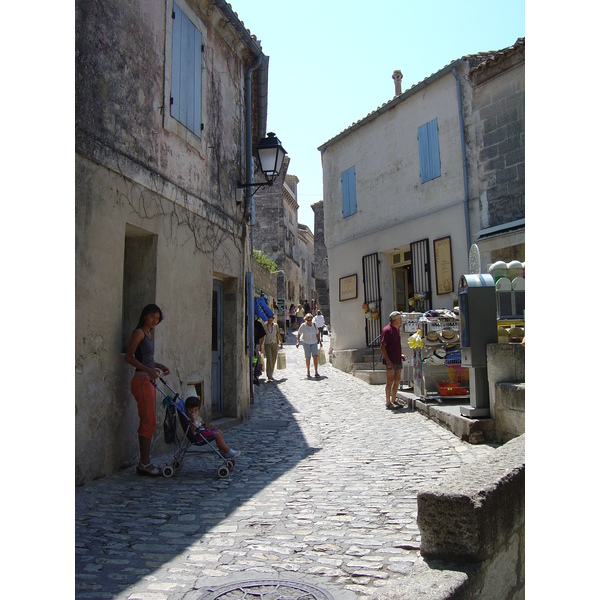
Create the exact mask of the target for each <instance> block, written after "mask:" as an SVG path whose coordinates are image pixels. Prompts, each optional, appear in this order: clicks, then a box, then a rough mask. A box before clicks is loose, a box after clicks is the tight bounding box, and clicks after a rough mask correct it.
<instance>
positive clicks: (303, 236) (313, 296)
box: [298, 223, 317, 310]
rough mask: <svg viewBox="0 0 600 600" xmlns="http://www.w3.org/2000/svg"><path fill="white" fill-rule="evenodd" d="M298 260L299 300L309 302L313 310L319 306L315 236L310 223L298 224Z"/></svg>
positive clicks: (303, 303) (303, 302) (304, 302)
mask: <svg viewBox="0 0 600 600" xmlns="http://www.w3.org/2000/svg"><path fill="white" fill-rule="evenodd" d="M298 261H299V263H300V279H299V281H298V301H299V302H300V303H301V304H302V305H305V304H306V303H308V304H309V305H310V309H311V310H315V308H316V306H317V291H316V289H315V238H314V236H313V233H312V231H311V230H310V228H309V227H308V225H303V224H302V223H299V224H298Z"/></svg>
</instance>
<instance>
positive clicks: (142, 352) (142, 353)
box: [134, 333, 154, 372]
mask: <svg viewBox="0 0 600 600" xmlns="http://www.w3.org/2000/svg"><path fill="white" fill-rule="evenodd" d="M134 356H135V357H136V358H137V359H138V360H139V361H140V362H141V363H142V364H143V365H144V366H145V367H148V368H149V369H154V342H153V341H152V340H151V339H150V338H149V337H148V336H147V335H146V334H145V333H144V339H143V340H142V341H141V342H140V343H139V344H138V347H137V348H136V349H135V355H134ZM136 371H137V369H136ZM140 372H141V371H140Z"/></svg>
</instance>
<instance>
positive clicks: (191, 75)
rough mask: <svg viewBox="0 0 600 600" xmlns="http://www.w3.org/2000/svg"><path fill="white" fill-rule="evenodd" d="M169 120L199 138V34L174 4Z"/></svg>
mask: <svg viewBox="0 0 600 600" xmlns="http://www.w3.org/2000/svg"><path fill="white" fill-rule="evenodd" d="M172 16H173V46H172V59H171V116H172V117H173V118H175V119H177V120H178V121H179V122H180V123H182V124H183V125H185V126H186V127H187V128H188V129H189V130H190V131H192V132H194V133H195V134H196V135H197V136H198V137H200V131H201V129H202V34H201V33H200V31H198V29H197V28H196V27H195V26H194V24H193V23H192V22H191V21H190V19H189V18H188V17H187V15H186V14H185V13H184V12H183V11H182V10H181V8H179V6H177V4H175V3H173V15H172Z"/></svg>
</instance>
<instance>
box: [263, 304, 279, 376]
mask: <svg viewBox="0 0 600 600" xmlns="http://www.w3.org/2000/svg"><path fill="white" fill-rule="evenodd" d="M265 334H266V335H265V354H266V356H267V379H268V380H269V381H273V369H275V361H276V360H277V346H279V348H283V342H282V341H281V334H280V333H279V325H278V324H277V323H275V315H271V316H270V317H269V318H268V319H267V324H266V326H265Z"/></svg>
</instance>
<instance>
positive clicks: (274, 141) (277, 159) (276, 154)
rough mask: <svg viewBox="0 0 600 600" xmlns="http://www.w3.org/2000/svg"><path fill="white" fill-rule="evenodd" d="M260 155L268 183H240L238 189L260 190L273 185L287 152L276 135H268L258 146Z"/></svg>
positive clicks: (257, 150) (259, 158)
mask: <svg viewBox="0 0 600 600" xmlns="http://www.w3.org/2000/svg"><path fill="white" fill-rule="evenodd" d="M256 152H257V154H258V163H259V165H260V170H261V171H262V173H263V175H264V177H265V179H266V181H265V182H258V183H238V185H237V187H238V189H243V188H249V187H255V188H260V187H263V186H265V185H269V186H271V185H273V181H275V178H276V177H277V175H279V173H280V172H281V167H282V166H283V159H284V158H285V155H286V154H287V152H286V151H285V150H284V148H283V146H282V145H281V142H280V141H279V139H278V138H277V136H276V135H275V134H274V133H268V134H267V137H266V138H263V139H262V140H260V142H258V144H257V146H256Z"/></svg>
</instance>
